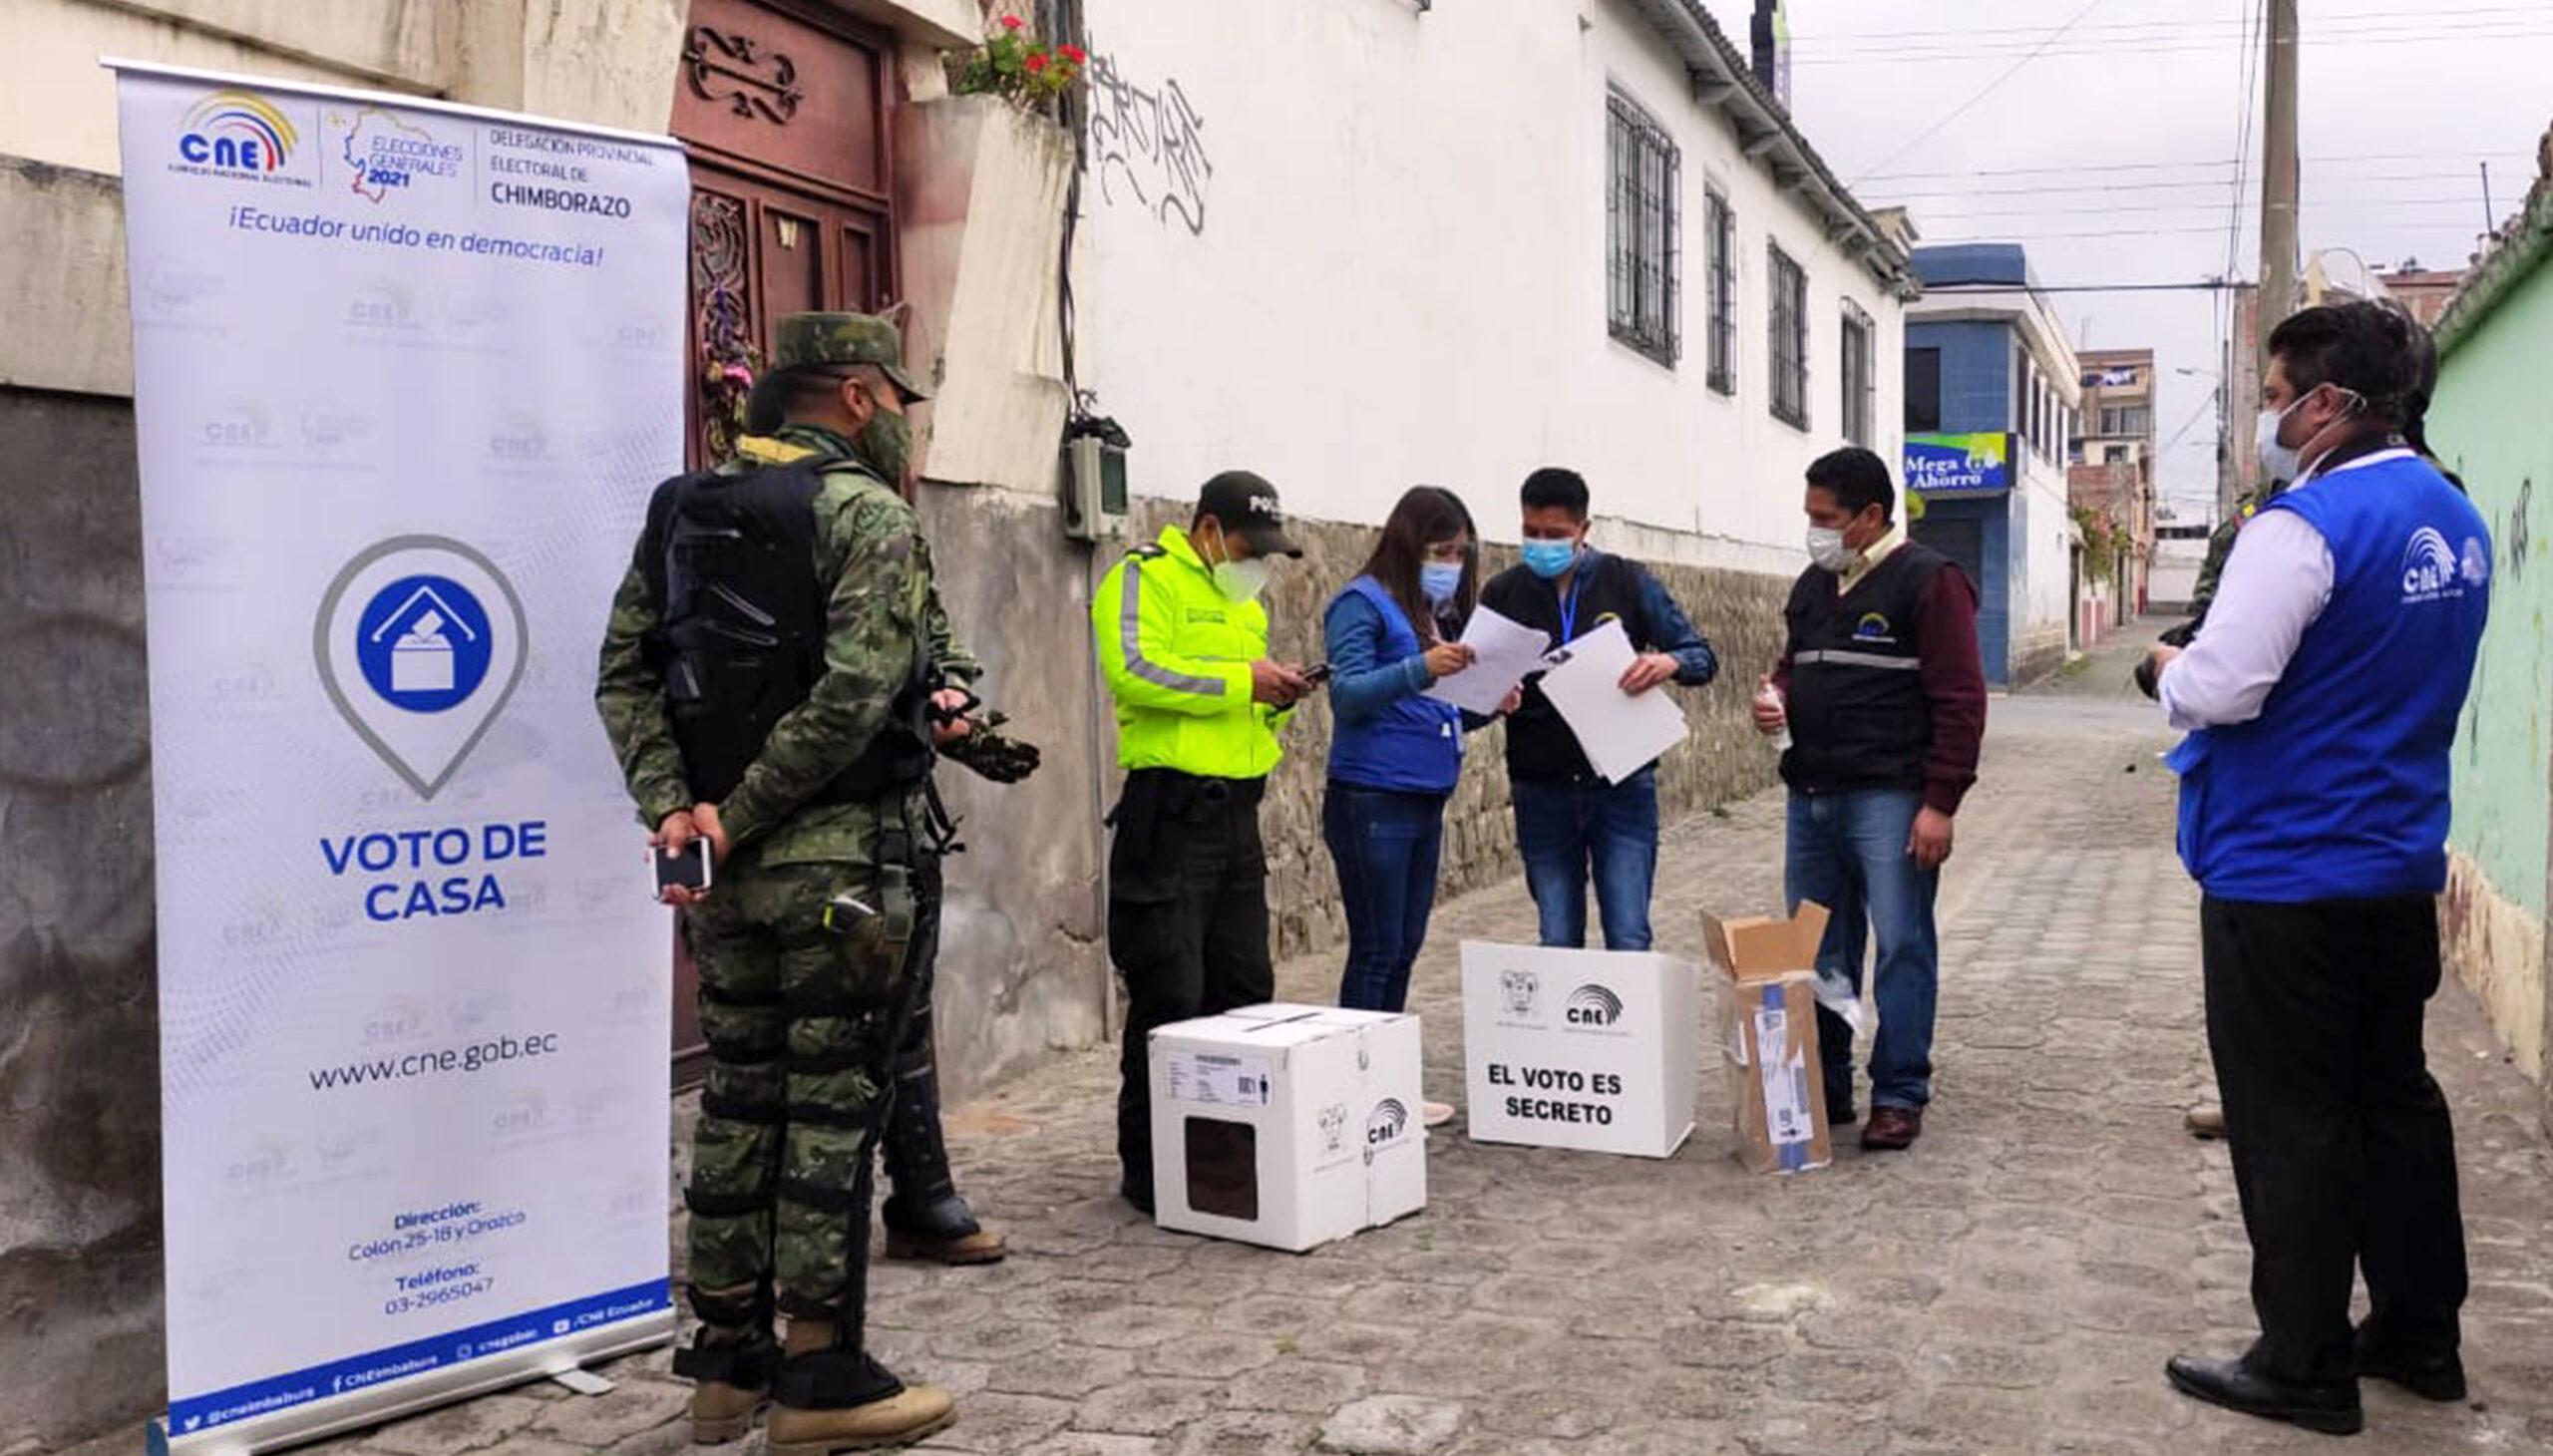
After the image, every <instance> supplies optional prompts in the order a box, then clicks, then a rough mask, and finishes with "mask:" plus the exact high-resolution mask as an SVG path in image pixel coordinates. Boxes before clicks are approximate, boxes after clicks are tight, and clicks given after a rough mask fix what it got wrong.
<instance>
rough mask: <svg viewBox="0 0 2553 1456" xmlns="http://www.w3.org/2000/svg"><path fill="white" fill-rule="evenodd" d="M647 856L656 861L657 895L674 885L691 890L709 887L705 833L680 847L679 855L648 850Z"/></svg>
mask: <svg viewBox="0 0 2553 1456" xmlns="http://www.w3.org/2000/svg"><path fill="white" fill-rule="evenodd" d="M647 858H648V859H650V860H653V861H655V862H656V892H657V894H659V895H662V894H663V893H664V892H665V891H667V890H670V889H673V888H674V887H676V886H680V887H681V888H683V889H685V890H691V891H701V890H707V889H708V888H709V840H708V837H707V836H705V835H700V836H694V837H693V838H692V841H691V843H689V844H687V845H684V846H683V847H682V853H681V854H679V855H672V856H668V855H667V854H666V853H665V852H664V851H662V850H649V851H648V852H647Z"/></svg>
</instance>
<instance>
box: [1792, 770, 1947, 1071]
mask: <svg viewBox="0 0 2553 1456" xmlns="http://www.w3.org/2000/svg"><path fill="white" fill-rule="evenodd" d="M1923 807H1924V796H1923V795H1922V794H1920V793H1918V792H1917V791H1915V790H1913V789H1859V790H1853V791H1851V792H1847V793H1841V794H1802V793H1798V792H1796V791H1795V792H1793V793H1792V795H1791V813H1790V847H1789V856H1788V862H1787V865H1786V870H1787V878H1788V880H1789V882H1790V884H1789V893H1790V904H1791V909H1792V910H1798V909H1799V904H1800V902H1801V901H1804V900H1813V901H1815V902H1817V903H1818V904H1819V905H1822V906H1824V907H1826V909H1827V910H1829V911H1830V912H1831V913H1832V915H1833V918H1831V919H1829V920H1828V921H1827V922H1826V939H1825V941H1824V943H1822V944H1820V945H1819V946H1818V948H1817V968H1818V970H1819V971H1820V972H1821V973H1823V974H1826V975H1829V976H1834V975H1842V976H1845V977H1848V978H1849V979H1850V980H1851V981H1852V983H1853V990H1854V992H1855V993H1856V994H1859V993H1860V991H1861V988H1862V950H1863V947H1864V945H1866V944H1867V943H1868V941H1867V939H1866V938H1865V937H1866V934H1867V933H1868V932H1870V931H1876V932H1877V934H1878V936H1879V993H1878V996H1877V997H1876V999H1877V1001H1878V1005H1879V1034H1878V1036H1877V1037H1875V1038H1874V1039H1873V1042H1872V1045H1871V1105H1872V1106H1874V1107H1922V1106H1923V1105H1924V1104H1925V1103H1927V1102H1930V1101H1932V1099H1933V1006H1934V1002H1935V1000H1936V999H1937V998H1938V996H1939V993H1940V989H1941V964H1942V952H1941V942H1940V940H1939V939H1938V938H1937V937H1936V935H1935V934H1934V930H1933V896H1934V893H1935V891H1937V890H1938V889H1939V888H1940V886H1941V874H1940V872H1939V871H1933V870H1919V869H1917V868H1916V867H1915V860H1914V858H1913V857H1912V856H1910V855H1908V854H1907V853H1906V842H1907V839H1908V838H1909V837H1910V836H1911V835H1912V834H1913V833H1914V831H1915V816H1916V814H1917V813H1918V812H1919V811H1920V810H1922V809H1923ZM1866 919H1867V922H1868V923H1867V929H1866V927H1865V920H1866ZM1817 1045H1818V1055H1819V1057H1820V1058H1821V1059H1822V1060H1823V1061H1824V1063H1825V1068H1826V1100H1827V1104H1828V1106H1830V1107H1832V1108H1837V1109H1840V1108H1843V1107H1845V1106H1848V1105H1849V1104H1850V1103H1851V1102H1852V1097H1853V1030H1852V1028H1851V1027H1850V1026H1848V1025H1846V1024H1845V1022H1844V1019H1843V1018H1842V1017H1840V1016H1837V1015H1836V1014H1834V1013H1833V1012H1831V1011H1829V1010H1827V1009H1826V1008H1825V1007H1823V1006H1820V1007H1818V1008H1817Z"/></svg>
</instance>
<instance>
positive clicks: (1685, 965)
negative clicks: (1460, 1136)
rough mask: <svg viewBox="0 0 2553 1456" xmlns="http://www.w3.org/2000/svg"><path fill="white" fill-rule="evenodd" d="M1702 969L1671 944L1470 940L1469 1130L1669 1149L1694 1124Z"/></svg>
mask: <svg viewBox="0 0 2553 1456" xmlns="http://www.w3.org/2000/svg"><path fill="white" fill-rule="evenodd" d="M1701 1015H1702V1010H1701V972H1700V970H1699V968H1697V967H1696V966H1694V965H1693V964H1692V963H1691V962H1690V961H1685V960H1678V959H1676V958H1675V957H1674V956H1671V955H1655V954H1648V953H1644V952H1641V953H1633V952H1617V951H1605V950H1555V949H1551V948H1548V947H1546V946H1540V945H1492V944H1488V943H1486V942H1483V941H1478V940H1466V941H1464V942H1463V1060H1464V1062H1465V1065H1466V1069H1467V1070H1466V1074H1465V1090H1466V1093H1467V1098H1468V1101H1469V1102H1470V1104H1471V1106H1470V1114H1471V1135H1472V1137H1473V1138H1474V1139H1476V1140H1478V1141H1481V1142H1485V1143H1531V1144H1535V1145H1538V1146H1541V1147H1548V1148H1583V1149H1586V1150H1588V1151H1591V1152H1598V1153H1629V1154H1633V1155H1635V1156H1638V1157H1642V1158H1665V1157H1670V1156H1672V1155H1673V1154H1674V1152H1675V1150H1676V1149H1677V1148H1678V1147H1681V1146H1682V1145H1683V1142H1684V1139H1685V1137H1686V1136H1688V1135H1689V1134H1690V1133H1691V1132H1692V1131H1693V1097H1694V1084H1695V1080H1696V1078H1697V1075H1698V1072H1699V1067H1698V1063H1699V1061H1700V1052H1699V1046H1700V1036H1701Z"/></svg>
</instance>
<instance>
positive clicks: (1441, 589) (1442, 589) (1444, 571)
mask: <svg viewBox="0 0 2553 1456" xmlns="http://www.w3.org/2000/svg"><path fill="white" fill-rule="evenodd" d="M1418 589H1419V590H1420V591H1423V592H1425V593H1426V594H1427V599H1428V600H1429V601H1432V602H1434V603H1436V604H1437V605H1438V606H1443V605H1444V604H1445V603H1446V602H1449V601H1451V600H1453V599H1454V593H1455V592H1457V591H1460V590H1462V589H1463V565H1462V562H1460V561H1426V562H1422V563H1421V564H1420V565H1419V567H1418Z"/></svg>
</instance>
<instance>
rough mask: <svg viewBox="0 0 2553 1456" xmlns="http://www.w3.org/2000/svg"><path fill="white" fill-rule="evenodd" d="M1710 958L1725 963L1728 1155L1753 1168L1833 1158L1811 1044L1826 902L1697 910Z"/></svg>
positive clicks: (1809, 1164)
mask: <svg viewBox="0 0 2553 1456" xmlns="http://www.w3.org/2000/svg"><path fill="white" fill-rule="evenodd" d="M1702 921H1703V926H1702V928H1703V931H1704V938H1705V939H1706V940H1708V942H1709V945H1710V956H1711V961H1712V963H1713V964H1715V965H1717V966H1718V967H1719V968H1720V969H1721V970H1722V971H1725V972H1726V973H1727V975H1726V980H1725V987H1726V991H1725V994H1726V998H1727V999H1726V1006H1725V1013H1726V1014H1725V1022H1726V1025H1727V1028H1728V1038H1727V1043H1726V1044H1727V1053H1728V1090H1729V1102H1730V1105H1731V1106H1732V1108H1733V1109H1734V1112H1733V1117H1734V1121H1735V1124H1736V1131H1737V1161H1739V1162H1740V1163H1743V1164H1745V1165H1746V1166H1747V1167H1748V1168H1750V1169H1753V1170H1754V1171H1755V1172H1757V1173H1800V1172H1804V1171H1806V1170H1808V1169H1811V1168H1823V1167H1825V1166H1826V1165H1827V1164H1828V1163H1830V1162H1832V1161H1834V1158H1835V1144H1834V1139H1833V1138H1832V1137H1831V1136H1830V1135H1829V1134H1828V1132H1827V1128H1826V1078H1825V1075H1824V1073H1823V1071H1822V1069H1821V1067H1820V1065H1819V1060H1818V1054H1817V991H1816V986H1817V945H1818V941H1819V940H1820V939H1822V938H1824V936H1825V934H1826V908H1825V907H1824V906H1819V905H1802V906H1801V907H1800V908H1799V913H1798V914H1797V915H1794V916H1793V917H1791V918H1790V919H1787V920H1776V919H1769V918H1764V917H1760V916H1759V917H1753V918H1748V919H1736V920H1722V919H1718V918H1716V917H1714V916H1711V915H1708V914H1705V915H1703V916H1702Z"/></svg>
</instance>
